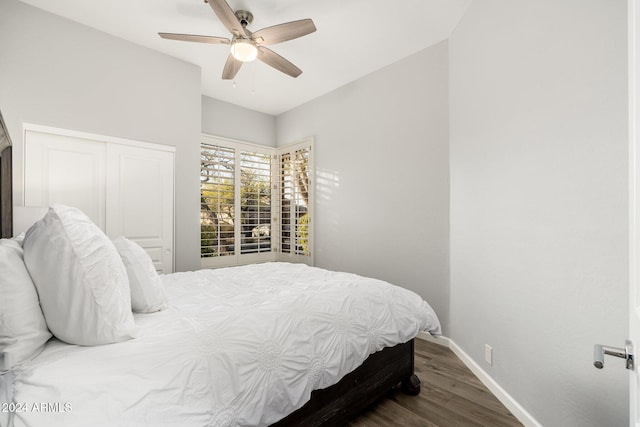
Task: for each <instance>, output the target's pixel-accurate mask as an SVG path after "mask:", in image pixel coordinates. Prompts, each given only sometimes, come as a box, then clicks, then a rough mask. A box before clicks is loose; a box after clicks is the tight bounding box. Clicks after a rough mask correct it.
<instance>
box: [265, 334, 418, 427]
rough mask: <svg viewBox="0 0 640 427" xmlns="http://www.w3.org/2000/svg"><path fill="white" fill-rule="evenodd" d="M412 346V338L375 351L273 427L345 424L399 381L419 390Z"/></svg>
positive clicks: (408, 388)
mask: <svg viewBox="0 0 640 427" xmlns="http://www.w3.org/2000/svg"><path fill="white" fill-rule="evenodd" d="M413 350H414V342H413V340H411V341H409V342H406V343H404V344H398V345H396V346H395V347H388V348H385V349H383V350H381V351H379V352H377V353H374V354H372V355H371V356H369V357H368V358H367V360H365V361H364V363H363V364H362V365H360V366H359V367H358V368H357V369H356V370H354V371H353V372H351V373H349V374H347V375H346V376H345V377H344V378H342V380H340V382H338V383H337V384H334V385H332V386H331V387H328V388H325V389H322V390H315V391H314V392H312V393H311V400H309V402H307V403H306V405H304V406H303V407H302V408H300V409H298V410H297V411H295V412H293V413H292V414H290V415H288V416H287V417H286V418H284V419H282V420H280V421H278V422H277V423H275V424H273V425H272V427H284V426H302V425H303V426H310V427H311V426H338V425H342V424H345V423H346V422H348V421H349V420H351V419H352V418H354V417H355V416H356V415H358V414H359V413H360V412H362V411H363V410H364V409H365V408H366V407H367V406H369V405H370V404H371V403H373V402H375V401H376V400H377V399H379V398H380V397H382V396H383V395H384V394H385V393H386V392H387V391H389V390H390V389H391V388H392V387H394V386H395V385H397V384H398V383H402V389H403V391H404V392H406V393H408V394H418V393H419V392H420V380H419V379H418V377H416V376H415V375H414V374H413Z"/></svg>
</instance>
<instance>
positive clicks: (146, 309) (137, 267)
mask: <svg viewBox="0 0 640 427" xmlns="http://www.w3.org/2000/svg"><path fill="white" fill-rule="evenodd" d="M113 244H114V246H115V247H116V249H117V250H118V252H119V253H120V257H121V258H122V262H123V263H124V266H125V268H126V269H127V275H128V276H129V285H130V288H131V309H132V310H133V311H134V312H136V313H153V312H155V311H160V310H162V309H164V308H166V307H167V296H166V295H165V293H164V289H163V288H162V283H160V277H159V276H158V273H157V272H156V269H155V267H154V266H153V261H152V260H151V257H149V255H148V254H147V252H146V251H145V250H144V249H142V248H141V247H140V245H138V244H137V243H135V242H132V241H131V240H129V239H127V238H126V237H118V238H117V239H114V241H113Z"/></svg>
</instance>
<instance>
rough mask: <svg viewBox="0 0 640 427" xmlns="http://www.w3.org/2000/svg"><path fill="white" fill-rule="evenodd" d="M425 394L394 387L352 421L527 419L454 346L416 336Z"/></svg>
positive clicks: (412, 426) (431, 424) (509, 422)
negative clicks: (497, 394)
mask: <svg viewBox="0 0 640 427" xmlns="http://www.w3.org/2000/svg"><path fill="white" fill-rule="evenodd" d="M415 373H416V375H418V377H419V378H420V380H421V381H422V388H421V390H420V394H419V395H417V396H408V395H405V394H403V393H402V392H401V391H400V390H393V391H391V392H389V393H388V394H387V395H386V396H385V397H383V398H382V399H381V400H380V401H378V402H377V403H376V404H374V405H372V406H371V407H370V408H369V410H368V411H367V412H365V413H363V414H362V415H360V416H359V417H358V418H356V419H355V420H353V421H351V422H350V423H349V424H347V425H348V426H349V427H377V426H380V427H387V426H407V427H417V426H420V427H457V426H460V427H477V426H486V427H506V426H522V424H521V423H520V422H519V421H518V420H517V419H516V418H515V417H514V416H513V415H512V414H511V413H510V412H509V411H508V410H507V409H506V408H505V407H504V405H502V404H501V403H500V401H498V399H496V397H495V396H493V394H491V392H490V391H489V390H488V389H487V388H486V387H485V386H484V385H483V384H482V383H481V382H480V380H479V379H478V378H477V377H476V376H475V375H474V374H473V373H472V372H471V371H470V370H469V369H468V368H467V367H466V366H465V365H464V363H462V362H461V361H460V359H458V357H457V356H456V355H455V354H454V353H453V352H452V351H451V350H449V349H448V348H446V347H443V346H441V345H438V344H435V343H432V342H428V341H425V340H421V339H416V347H415Z"/></svg>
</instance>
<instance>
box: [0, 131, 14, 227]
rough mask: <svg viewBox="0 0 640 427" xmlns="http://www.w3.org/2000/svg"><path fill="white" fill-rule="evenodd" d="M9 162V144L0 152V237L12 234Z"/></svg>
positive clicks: (10, 160)
mask: <svg viewBox="0 0 640 427" xmlns="http://www.w3.org/2000/svg"><path fill="white" fill-rule="evenodd" d="M0 126H1V125H0ZM11 162H12V159H11V146H9V147H7V148H5V149H4V150H2V153H0V237H12V236H13V214H12V212H13V190H12V182H11V181H12V178H11V171H12V168H11Z"/></svg>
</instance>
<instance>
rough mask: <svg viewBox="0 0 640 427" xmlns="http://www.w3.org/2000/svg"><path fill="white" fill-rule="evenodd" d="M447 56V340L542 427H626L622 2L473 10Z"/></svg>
mask: <svg viewBox="0 0 640 427" xmlns="http://www.w3.org/2000/svg"><path fill="white" fill-rule="evenodd" d="M450 44H451V55H450V56H451V58H450V68H451V74H450V92H451V96H450V102H451V116H450V120H451V141H450V145H451V149H450V158H451V313H450V317H451V327H450V331H451V332H450V336H451V338H453V340H454V341H455V342H456V343H457V344H458V345H459V346H460V347H461V348H462V349H463V350H464V351H465V352H467V353H468V354H469V355H470V356H471V357H472V358H473V359H474V360H475V361H476V362H477V363H478V364H480V366H483V367H484V368H485V369H486V370H487V372H488V373H489V374H490V375H491V376H492V377H493V378H494V379H495V380H496V381H497V382H498V383H499V384H500V385H501V386H502V387H504V388H505V389H506V390H507V392H509V393H510V394H511V395H512V396H513V397H515V398H516V400H517V401H518V402H519V403H520V404H521V405H522V406H524V408H525V409H526V410H528V411H529V412H530V413H531V414H532V415H533V416H534V417H535V418H536V419H537V420H538V421H539V422H540V423H541V424H542V425H544V426H563V427H564V426H580V427H588V426H594V427H596V426H626V425H628V420H627V415H628V412H627V405H628V404H627V399H628V398H627V393H626V387H627V372H626V371H625V369H624V367H623V363H622V361H621V360H618V359H615V360H612V359H611V358H609V359H607V361H606V366H605V369H604V370H602V371H599V370H596V369H595V368H594V367H593V365H592V363H593V345H594V344H595V343H602V344H606V345H613V346H616V347H620V346H623V345H624V339H625V338H626V337H627V314H626V312H627V286H628V285H627V283H628V282H627V279H628V278H627V270H628V251H627V217H628V213H627V209H628V207H627V140H626V138H627V132H626V125H627V121H626V100H627V98H626V89H627V87H626V0H588V1H585V0H565V1H561V2H559V1H555V0H537V1H531V0H508V1H506V0H481V1H475V2H473V4H472V5H471V7H470V9H469V11H468V12H467V14H466V16H465V17H464V18H463V20H462V22H461V24H460V25H459V27H458V28H457V29H456V30H455V32H454V35H453V36H452V38H451V40H450ZM485 344H490V345H491V346H493V349H494V365H493V366H488V365H487V364H486V363H485V362H484V345H485Z"/></svg>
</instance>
